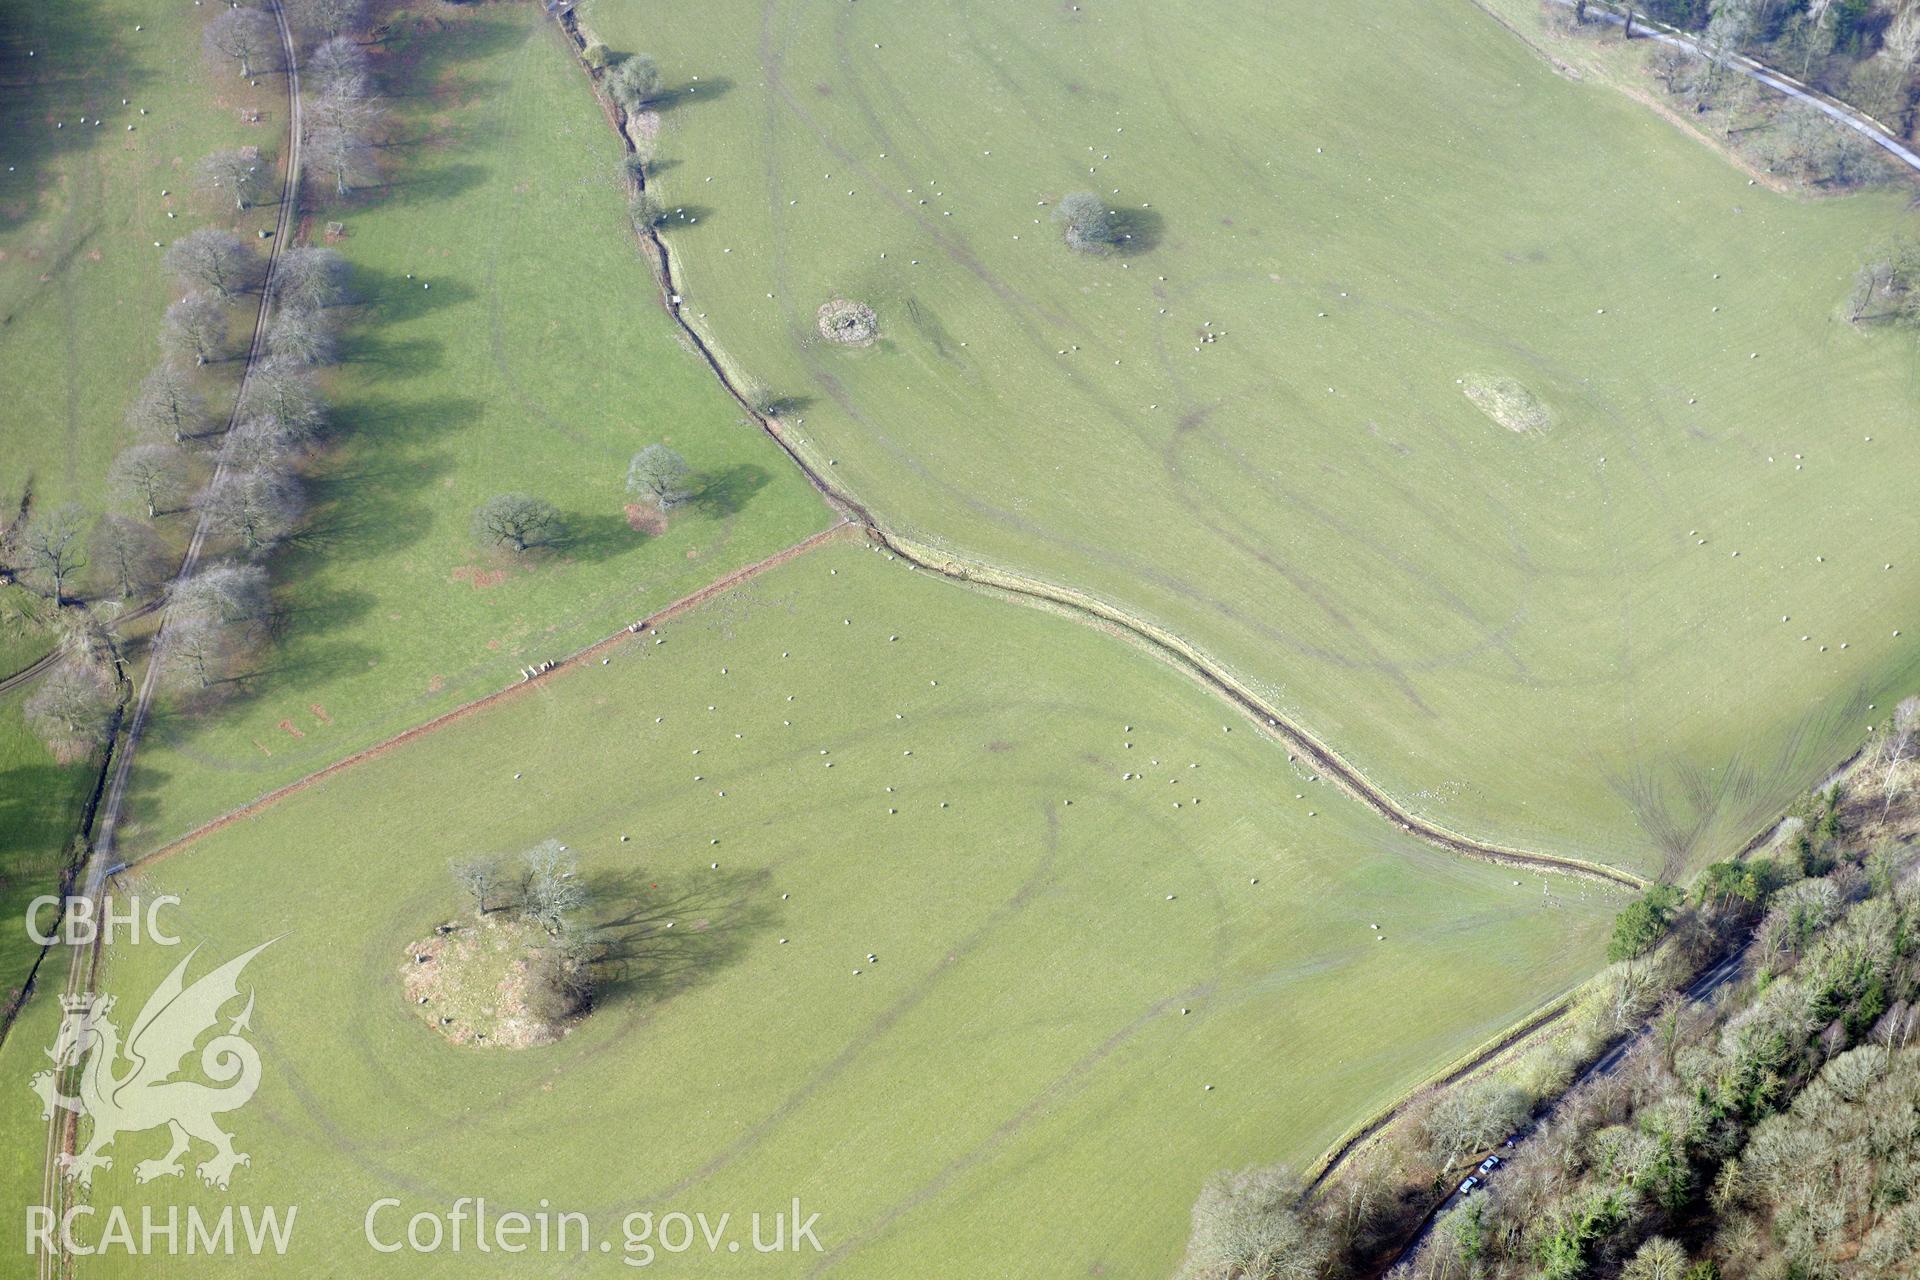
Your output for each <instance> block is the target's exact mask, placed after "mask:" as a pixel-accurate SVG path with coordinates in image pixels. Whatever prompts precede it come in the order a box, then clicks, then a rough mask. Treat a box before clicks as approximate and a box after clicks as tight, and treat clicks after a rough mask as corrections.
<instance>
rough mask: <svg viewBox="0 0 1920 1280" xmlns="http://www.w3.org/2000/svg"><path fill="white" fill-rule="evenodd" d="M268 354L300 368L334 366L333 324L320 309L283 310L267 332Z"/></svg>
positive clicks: (287, 308)
mask: <svg viewBox="0 0 1920 1280" xmlns="http://www.w3.org/2000/svg"><path fill="white" fill-rule="evenodd" d="M267 350H268V351H270V352H272V353H273V355H274V356H275V358H277V359H281V360H290V361H292V362H294V363H296V364H332V363H333V361H334V358H335V356H336V354H337V351H338V348H337V345H336V344H335V342H334V338H333V324H332V322H331V321H330V320H328V318H327V316H326V313H325V312H323V311H321V310H319V309H318V308H317V307H281V308H280V309H279V311H277V312H276V313H275V314H274V317H273V324H272V325H271V326H270V327H269V328H268V329H267Z"/></svg>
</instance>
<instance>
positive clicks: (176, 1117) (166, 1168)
mask: <svg viewBox="0 0 1920 1280" xmlns="http://www.w3.org/2000/svg"><path fill="white" fill-rule="evenodd" d="M271 943H272V939H269V940H268V941H267V942H263V943H261V944H260V945H259V946H257V947H255V948H254V949H253V950H251V951H249V952H247V953H246V954H244V955H241V956H237V957H235V958H234V959H232V960H229V961H227V963H225V964H223V965H221V966H220V967H219V968H218V969H215V970H214V971H213V972H211V973H209V974H206V975H205V976H203V977H201V978H200V979H199V980H198V981H196V982H195V983H194V984H193V985H192V986H187V985H186V972H187V966H188V965H189V964H190V963H192V961H193V957H194V956H195V955H196V954H198V952H199V948H198V947H196V948H194V950H193V951H192V952H189V953H188V955H187V958H186V959H185V960H182V961H181V962H180V963H179V964H177V965H175V966H174V969H173V972H172V973H169V974H168V975H167V976H166V979H165V981H163V982H161V984H160V986H159V987H158V988H157V989H156V990H155V991H154V993H153V995H152V996H150V997H149V998H148V1000H147V1003H146V1004H145V1005H144V1006H143V1007H142V1008H141V1010H140V1016H139V1017H137V1018H135V1019H134V1020H133V1028H132V1030H130V1031H129V1032H128V1033H127V1038H126V1041H125V1042H124V1043H122V1042H121V1039H120V1031H119V1028H118V1027H117V1026H115V1025H114V1022H113V1019H112V1018H111V1017H109V1016H108V1015H109V1014H111V1013H112V1012H113V1005H114V1000H113V997H112V996H105V995H80V996H67V997H62V1000H61V1007H62V1009H63V1010H64V1013H65V1016H64V1017H63V1018H62V1019H61V1022H60V1033H59V1035H58V1036H57V1037H56V1038H55V1040H54V1044H53V1048H51V1049H48V1050H47V1051H46V1054H47V1056H48V1057H49V1058H51V1059H52V1060H53V1069H52V1070H50V1071H41V1072H39V1073H37V1074H36V1075H35V1076H34V1077H33V1091H34V1092H35V1093H36V1094H38V1095H39V1097H40V1102H41V1113H40V1118H41V1119H42V1120H51V1119H52V1118H53V1109H54V1108H55V1107H61V1108H63V1109H65V1110H67V1111H71V1112H73V1113H74V1114H75V1115H80V1116H85V1117H87V1118H88V1119H90V1120H92V1121H93V1132H92V1134H91V1135H90V1136H89V1138H88V1140H87V1145H86V1147H85V1149H84V1150H82V1151H81V1152H80V1153H79V1154H77V1155H70V1154H63V1155H62V1156H61V1157H60V1167H61V1169H62V1171H63V1172H64V1173H65V1174H66V1176H67V1177H69V1178H72V1179H73V1180H75V1181H76V1182H78V1183H79V1184H80V1185H81V1186H87V1185H89V1184H90V1183H91V1182H92V1180H93V1171H94V1170H95V1169H111V1168H112V1167H113V1157H112V1156H109V1155H104V1154H102V1152H104V1151H105V1150H106V1148H107V1147H109V1146H111V1145H112V1143H113V1140H114V1139H115V1138H116V1137H118V1136H119V1135H120V1134H123V1133H139V1132H141V1131H143V1130H146V1129H155V1128H158V1127H160V1126H161V1125H165V1126H166V1127H167V1128H168V1129H169V1130H170V1131H171V1133H172V1137H173V1145H172V1146H171V1147H170V1148H169V1149H168V1151H167V1154H166V1155H164V1156H162V1157H161V1158H159V1159H157V1160H142V1161H140V1163H138V1164H136V1165H135V1166H134V1176H135V1178H137V1179H138V1180H139V1181H141V1182H149V1181H151V1180H152V1179H154V1178H164V1177H178V1176H179V1175H180V1174H181V1173H182V1172H184V1170H183V1169H182V1167H181V1164H180V1157H182V1156H184V1155H186V1154H187V1152H188V1150H189V1148H190V1147H191V1146H192V1144H193V1140H194V1139H198V1140H200V1141H201V1142H204V1143H206V1144H208V1145H209V1146H211V1147H212V1148H213V1154H212V1156H210V1157H209V1158H208V1159H206V1160H204V1161H202V1162H201V1163H200V1165H199V1174H200V1177H201V1178H202V1179H203V1180H204V1181H206V1183H207V1184H208V1185H209V1186H215V1187H220V1188H222V1189H225V1187H226V1185H227V1180H228V1179H229V1178H230V1177H231V1176H232V1175H233V1170H234V1167H235V1166H236V1165H243V1164H248V1163H250V1162H249V1160H248V1159H247V1156H246V1155H245V1153H243V1152H239V1151H235V1150H234V1149H233V1136H232V1135H231V1134H229V1133H227V1132H226V1131H225V1130H224V1129H222V1128H221V1127H220V1126H219V1125H218V1124H216V1123H215V1122H214V1117H215V1116H217V1115H219V1114H221V1113H222V1112H225V1111H232V1110H234V1109H236V1108H238V1107H240V1106H242V1105H244V1104H245V1103H246V1101H247V1100H248V1099H249V1098H251V1097H253V1093H254V1090H256V1089H258V1088H259V1087H260V1054H259V1052H258V1051H257V1050H256V1049H255V1048H254V1047H253V1045H252V1044H250V1043H249V1042H248V1041H247V1040H246V1039H245V1038H244V1037H243V1036H242V1035H241V1034H240V1033H241V1032H243V1031H246V1030H248V1029H249V1020H250V1019H251V1018H252V1016H253V992H252V991H251V990H249V991H248V992H247V1004H246V1007H245V1008H244V1009H242V1010H241V1011H240V1013H239V1015H238V1016H237V1017H235V1018H234V1019H233V1020H232V1021H231V1022H229V1023H228V1024H227V1029H226V1030H225V1031H224V1032H222V1033H220V1034H218V1035H215V1036H214V1037H213V1038H212V1039H211V1040H209V1041H207V1043H206V1046H205V1047H204V1048H203V1049H201V1050H200V1072H201V1074H202V1075H204V1076H205V1077H206V1078H207V1079H209V1080H212V1081H214V1085H216V1086H219V1087H214V1086H210V1085H205V1084H201V1083H200V1082H199V1081H196V1080H178V1079H174V1078H173V1077H174V1076H176V1075H178V1074H179V1073H180V1072H181V1071H182V1070H183V1069H184V1068H185V1066H186V1064H187V1059H188V1058H189V1056H190V1055H191V1054H192V1053H193V1050H194V1045H195V1043H196V1042H197V1041H199V1039H200V1037H201V1036H202V1035H203V1034H205V1033H206V1032H207V1031H209V1030H214V1029H216V1028H217V1027H218V1025H219V1021H220V1010H221V1008H222V1007H223V1006H225V1005H226V1004H227V1003H228V1002H229V1001H232V1000H237V999H239V997H240V988H239V978H240V971H241V970H242V969H244V968H246V967H247V962H248V961H249V960H252V959H253V958H254V957H255V956H257V955H259V954H260V953H261V952H262V951H264V950H266V948H267V947H268V946H270V945H271ZM76 1067H77V1068H78V1072H79V1093H78V1095H77V1096H75V1095H69V1094H64V1093H61V1092H60V1080H61V1077H62V1076H63V1075H64V1074H65V1073H67V1072H68V1071H69V1070H70V1069H73V1068H76Z"/></svg>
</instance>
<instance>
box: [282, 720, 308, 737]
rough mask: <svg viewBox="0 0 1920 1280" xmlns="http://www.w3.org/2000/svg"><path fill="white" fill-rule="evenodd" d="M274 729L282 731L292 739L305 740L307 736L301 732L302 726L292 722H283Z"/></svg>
mask: <svg viewBox="0 0 1920 1280" xmlns="http://www.w3.org/2000/svg"><path fill="white" fill-rule="evenodd" d="M274 728H276V729H278V730H280V731H281V732H282V733H285V734H287V735H289V736H290V737H295V738H304V737H306V736H307V735H306V734H304V733H302V732H300V726H299V725H297V724H295V723H294V722H293V721H291V720H282V721H281V722H280V723H279V724H277V725H275V726H274Z"/></svg>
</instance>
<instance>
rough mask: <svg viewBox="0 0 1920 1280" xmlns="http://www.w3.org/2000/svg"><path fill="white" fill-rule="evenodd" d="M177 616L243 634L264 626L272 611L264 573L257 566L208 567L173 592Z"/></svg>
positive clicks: (224, 565)
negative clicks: (195, 619)
mask: <svg viewBox="0 0 1920 1280" xmlns="http://www.w3.org/2000/svg"><path fill="white" fill-rule="evenodd" d="M173 608H174V612H175V614H176V615H180V616H186V617H197V618H208V619H211V620H212V621H214V622H217V623H219V624H220V625H221V626H224V627H236V628H239V629H241V630H243V631H247V630H253V629H256V628H259V627H261V626H264V625H265V623H266V621H267V617H268V615H269V613H270V612H271V610H272V608H273V602H272V597H271V596H270V595H269V593H268V584H267V571H266V570H265V569H262V568H261V567H260V566H259V565H257V564H233V563H225V562H223V563H221V564H215V565H211V566H209V567H207V568H205V569H202V570H200V572H198V573H196V574H194V575H193V576H192V577H191V578H188V579H187V580H186V581H185V582H182V583H181V584H179V585H178V586H176V587H175V588H174V589H173Z"/></svg>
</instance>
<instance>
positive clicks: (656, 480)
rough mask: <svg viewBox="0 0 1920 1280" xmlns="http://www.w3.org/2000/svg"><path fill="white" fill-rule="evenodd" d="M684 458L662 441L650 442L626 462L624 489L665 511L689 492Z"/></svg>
mask: <svg viewBox="0 0 1920 1280" xmlns="http://www.w3.org/2000/svg"><path fill="white" fill-rule="evenodd" d="M691 474H692V473H691V471H690V470H689V469H688V467H687V460H686V459H685V458H683V457H681V456H680V455H679V454H677V453H675V452H674V451H673V450H671V449H669V448H667V446H665V445H664V444H650V445H648V446H647V447H646V448H644V449H642V450H641V451H640V452H638V453H636V454H634V455H633V461H632V462H631V463H629V464H628V465H627V492H629V493H631V494H634V495H635V496H637V497H639V498H640V499H642V500H643V501H646V502H651V503H652V504H653V505H654V506H656V507H658V508H659V509H660V510H662V511H669V510H671V509H673V508H674V507H676V506H678V505H679V504H680V503H682V502H684V501H686V500H687V498H688V497H690V496H691V495H692V493H693V488H692V485H691V484H690V482H689V480H690V476H691Z"/></svg>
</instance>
